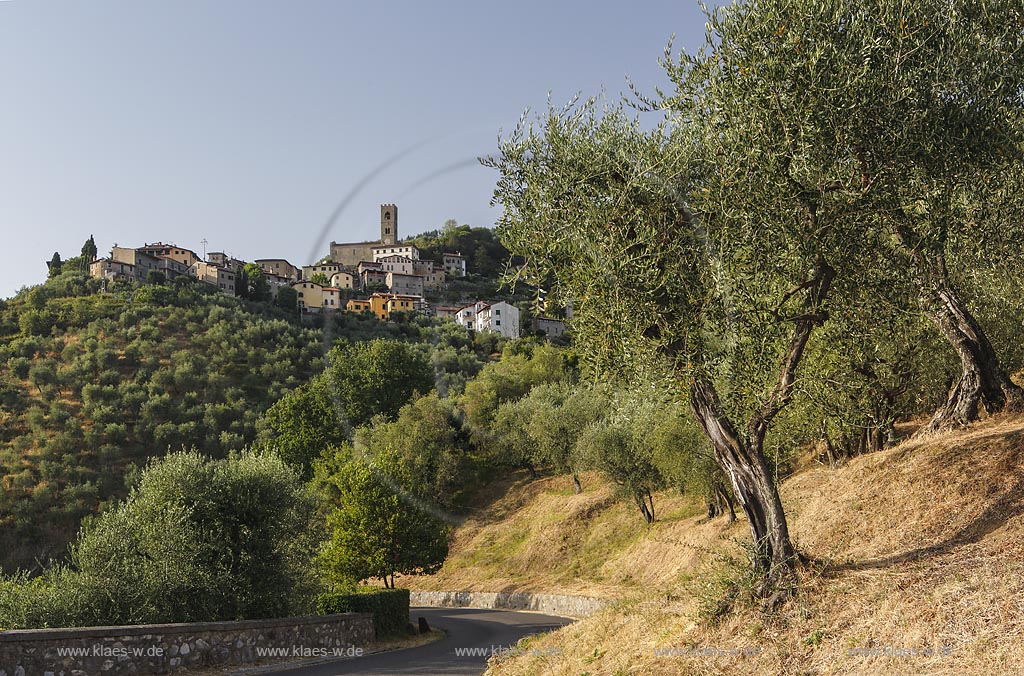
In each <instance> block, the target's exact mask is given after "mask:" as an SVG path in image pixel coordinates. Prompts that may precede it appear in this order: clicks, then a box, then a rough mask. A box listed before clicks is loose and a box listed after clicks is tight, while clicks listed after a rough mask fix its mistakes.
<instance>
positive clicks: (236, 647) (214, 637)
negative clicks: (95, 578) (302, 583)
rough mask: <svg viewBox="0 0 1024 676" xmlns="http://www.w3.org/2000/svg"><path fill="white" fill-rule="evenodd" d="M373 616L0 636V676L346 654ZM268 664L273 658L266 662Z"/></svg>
mask: <svg viewBox="0 0 1024 676" xmlns="http://www.w3.org/2000/svg"><path fill="white" fill-rule="evenodd" d="M373 639H374V635H373V615H371V614H370V613H343V614H339V615H321V616H317V617H285V618H278V619H270V620H245V621H238V622H197V623H189V624H149V625H135V626H127V627H83V628H78V629H19V630H10V631H0V676H115V675H118V674H131V675H132V676H135V675H139V676H141V675H142V674H165V673H168V672H170V671H173V670H175V669H178V668H179V667H206V666H217V665H242V664H253V663H255V662H257V661H264V660H266V659H268V657H269V656H268V655H266V654H264V655H261V654H260V653H261V652H263V651H264V650H265V649H271V650H276V651H283V654H282V652H278V653H277V659H283V658H290V659H293V660H295V659H302V658H311V657H327V656H332V655H339V656H351V655H353V654H355V653H356V651H357V650H359V649H362V648H364V647H366V646H367V645H368V644H369V643H370V642H371V641H373ZM269 659H274V658H273V657H269Z"/></svg>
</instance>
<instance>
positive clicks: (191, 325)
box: [0, 272, 322, 570]
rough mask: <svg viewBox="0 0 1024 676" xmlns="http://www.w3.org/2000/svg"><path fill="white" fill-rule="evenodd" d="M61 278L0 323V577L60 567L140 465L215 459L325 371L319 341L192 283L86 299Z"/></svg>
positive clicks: (69, 276) (72, 279) (9, 308)
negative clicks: (83, 523)
mask: <svg viewBox="0 0 1024 676" xmlns="http://www.w3.org/2000/svg"><path fill="white" fill-rule="evenodd" d="M94 290H95V280H88V279H86V278H84V277H81V276H79V275H78V274H77V273H69V272H65V273H64V274H62V275H61V276H59V277H57V278H55V279H52V280H50V281H49V282H48V283H47V284H45V285H42V286H39V287H35V288H33V289H31V290H29V291H26V292H23V293H22V294H20V295H19V296H17V297H16V298H14V299H12V300H10V301H8V302H7V303H6V305H5V307H4V308H3V310H2V311H0V333H3V334H5V341H4V343H3V345H0V397H2V399H3V406H2V413H0V442H2V449H0V477H2V486H3V490H2V493H0V524H2V526H0V533H2V534H0V543H2V551H3V559H2V562H3V567H4V568H5V569H8V570H10V569H12V568H14V567H18V566H23V567H24V566H32V565H33V564H35V563H36V562H37V561H40V562H45V561H46V560H47V559H48V558H50V557H60V556H61V555H62V553H63V552H62V550H63V548H64V546H65V544H66V543H67V542H68V540H69V539H70V537H71V535H72V534H73V533H74V532H75V531H76V530H77V528H78V523H79V521H80V520H81V518H82V517H83V516H85V515H86V514H90V513H92V512H93V511H95V510H96V508H97V505H98V504H99V503H100V502H102V501H104V500H108V499H110V498H112V497H116V496H119V495H124V491H125V489H126V486H125V477H127V476H130V475H131V474H132V472H133V471H134V470H133V468H135V467H139V466H141V465H142V464H143V463H144V462H145V461H146V459H147V458H148V457H150V456H153V455H163V454H164V453H166V452H167V451H168V449H171V450H174V449H180V448H181V447H182V446H187V447H191V446H196V447H198V448H201V449H202V450H203V452H205V453H209V454H211V455H214V456H219V457H222V456H224V455H225V454H226V453H227V452H229V451H231V450H238V449H241V448H243V447H244V446H245V445H247V444H249V443H252V442H253V441H255V439H256V423H257V420H258V418H259V416H260V413H261V412H262V411H263V410H265V409H266V408H268V407H269V406H270V405H271V404H272V403H273V402H274V401H276V400H277V399H278V398H280V397H281V396H282V394H283V393H284V392H287V391H289V390H290V389H291V388H294V387H296V386H297V385H299V384H300V383H301V382H303V381H305V380H306V379H307V378H309V376H310V375H311V374H312V373H313V371H314V370H315V369H316V367H317V365H318V363H319V362H320V361H321V359H322V352H321V349H320V348H319V345H318V343H317V338H316V332H314V331H312V330H310V329H308V328H303V327H301V326H299V325H297V324H295V323H292V322H290V321H287V320H286V319H284V318H283V317H282V316H280V315H277V314H276V313H275V312H271V311H269V310H267V309H265V308H263V307H261V306H245V305H241V304H239V302H238V301H236V300H235V299H233V298H228V297H224V296H223V295H221V294H216V293H214V294H209V293H205V288H204V287H203V285H198V284H196V285H188V286H181V285H178V286H175V287H143V288H140V289H135V290H132V291H129V292H123V293H118V294H95V293H92V291H94Z"/></svg>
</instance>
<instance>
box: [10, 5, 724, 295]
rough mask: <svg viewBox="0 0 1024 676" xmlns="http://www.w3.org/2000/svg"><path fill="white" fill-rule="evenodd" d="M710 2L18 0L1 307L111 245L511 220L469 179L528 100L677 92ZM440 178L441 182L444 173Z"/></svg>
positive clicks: (289, 253) (255, 241) (290, 248)
mask: <svg viewBox="0 0 1024 676" xmlns="http://www.w3.org/2000/svg"><path fill="white" fill-rule="evenodd" d="M703 31H704V18H703V15H702V14H701V13H700V11H699V9H698V8H697V5H696V2H693V1H690V0H683V1H674V2H673V1H668V0H664V1H663V0H651V1H647V2H638V3H623V2H605V1H601V2H595V1H583V0H575V1H572V2H559V1H557V0H543V1H536V0H525V1H519V2H515V3H498V2H481V1H480V0H477V1H475V2H469V1H462V0H460V1H458V2H450V1H447V0H445V1H441V0H438V1H435V2H422V1H421V2H412V1H410V2H360V3H356V2H347V1H344V0H206V1H202V2H201V1H197V0H161V1H158V2H157V1H150V0H117V1H114V0H93V1H84V0H67V1H65V2H54V1H50V0H9V1H7V2H0V91H3V93H4V96H3V104H2V105H0V232H2V244H3V246H2V250H3V253H4V258H5V260H4V264H3V265H0V297H7V296H10V295H13V293H14V292H15V291H16V290H17V289H18V288H20V287H22V286H24V285H31V284H36V283H39V282H41V281H42V280H43V279H44V278H45V274H46V272H45V261H47V260H49V258H50V256H51V255H52V254H53V252H54V251H60V252H61V255H62V256H64V257H68V256H72V255H77V254H78V251H79V249H80V248H81V245H82V242H83V241H84V240H85V239H86V238H87V237H88V236H89V235H90V234H94V235H95V237H96V243H97V245H98V247H99V250H100V252H101V255H103V254H104V253H105V252H107V251H109V249H110V247H111V246H112V245H114V244H115V243H117V244H120V245H122V246H139V245H141V244H143V243H144V242H155V241H160V240H162V241H165V242H174V243H177V244H180V245H183V246H187V247H190V248H192V249H195V250H196V251H198V252H200V253H201V252H202V244H201V243H200V242H201V240H203V239H204V238H205V239H207V240H208V242H209V244H208V250H209V251H219V250H226V251H228V252H229V253H231V254H233V255H235V256H238V257H240V258H245V259H250V260H251V259H254V258H264V257H272V256H282V257H285V258H288V259H290V260H291V261H292V262H293V263H295V264H297V265H301V264H303V263H308V262H310V261H309V259H310V257H311V254H313V253H314V251H315V252H316V254H317V255H323V254H326V252H327V247H326V242H322V241H318V237H317V236H318V234H319V232H320V230H321V229H322V227H323V225H324V224H325V223H326V221H327V219H328V217H329V216H330V214H331V212H332V211H333V210H334V209H335V207H336V206H337V205H338V203H339V202H340V201H341V200H342V198H343V197H345V196H346V195H347V194H349V193H350V192H351V190H352V189H353V188H355V187H356V186H357V185H358V184H359V183H360V181H361V180H362V179H364V178H365V177H367V176H368V175H369V174H370V173H371V172H372V171H373V170H374V168H376V167H377V166H378V165H380V164H381V163H382V162H383V161H384V160H385V159H386V158H389V157H392V156H394V155H395V154H396V153H400V152H402V151H403V150H405V149H408V148H410V147H413V146H416V144H420V143H423V142H427V143H426V145H422V146H419V147H417V148H416V149H415V150H413V151H412V152H411V153H409V154H407V155H406V156H404V157H403V158H402V159H401V160H400V161H399V162H397V163H395V164H393V165H391V166H389V167H387V168H386V169H385V170H383V171H382V172H380V173H379V174H377V175H375V176H374V177H373V179H372V180H371V181H370V182H369V183H367V184H366V186H365V188H364V189H363V190H361V191H360V192H359V193H358V194H357V195H356V196H355V198H354V199H353V200H352V202H351V204H350V206H348V208H347V209H346V210H345V211H344V213H343V214H342V215H341V218H340V219H339V221H338V223H337V224H336V225H335V227H334V228H333V229H332V230H331V232H330V233H328V237H327V239H336V240H338V241H342V240H362V239H372V238H375V236H376V234H377V227H378V223H379V208H378V205H379V204H380V203H382V202H395V203H397V204H398V205H399V223H400V228H401V231H402V233H401V234H403V235H408V234H414V233H417V232H421V231H423V230H430V229H433V228H436V227H439V226H440V225H442V224H443V223H444V221H445V220H446V219H448V218H455V219H457V220H459V222H462V223H469V224H471V225H474V226H478V225H485V226H490V225H493V223H494V221H495V219H496V217H497V213H496V210H495V209H493V208H491V207H490V206H489V200H490V197H491V192H492V188H493V184H494V181H495V177H494V176H493V175H492V172H491V171H490V170H487V169H485V168H483V167H479V166H467V167H463V168H460V169H457V170H451V171H445V169H446V168H447V167H452V166H454V165H458V164H459V163H463V162H465V161H467V160H470V159H471V158H473V157H476V156H479V155H483V154H488V153H490V152H492V151H493V150H494V147H495V144H496V139H497V135H498V132H499V130H500V129H506V130H507V129H510V128H512V127H514V125H515V123H516V121H517V119H518V118H519V116H520V114H521V113H522V112H523V110H524V109H525V108H527V107H530V108H533V109H535V110H536V109H542V108H544V107H545V105H546V103H545V102H546V100H547V96H548V92H551V96H552V98H553V100H554V101H555V102H556V103H564V102H565V101H567V100H568V99H569V98H571V97H572V96H573V95H574V94H575V93H577V92H582V93H584V94H594V93H598V92H599V91H600V90H601V88H602V87H604V88H605V89H606V90H607V91H608V92H609V93H610V94H616V93H618V92H619V91H622V90H623V89H624V88H625V77H626V76H627V75H629V76H630V77H631V78H632V79H633V80H634V81H635V82H636V83H637V84H639V85H640V86H641V87H644V88H646V89H650V88H651V87H652V86H653V85H655V84H661V83H663V82H664V77H663V75H662V73H661V70H660V68H659V66H658V63H657V60H658V58H659V57H660V56H661V53H662V50H663V48H664V46H665V44H666V43H667V41H668V40H669V38H670V36H671V35H672V34H673V33H675V34H676V36H677V37H676V45H677V47H678V46H684V47H692V46H695V45H696V44H697V43H698V41H699V40H700V39H701V37H702V35H703ZM435 175H437V176H436V178H431V177H434V176H435Z"/></svg>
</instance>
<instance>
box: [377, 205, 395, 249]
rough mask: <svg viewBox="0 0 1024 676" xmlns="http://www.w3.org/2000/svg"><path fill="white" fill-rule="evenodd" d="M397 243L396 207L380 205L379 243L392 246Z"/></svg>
mask: <svg viewBox="0 0 1024 676" xmlns="http://www.w3.org/2000/svg"><path fill="white" fill-rule="evenodd" d="M397 241H398V207H396V206H395V205H394V204H382V205H380V243H381V244H394V243H395V242H397Z"/></svg>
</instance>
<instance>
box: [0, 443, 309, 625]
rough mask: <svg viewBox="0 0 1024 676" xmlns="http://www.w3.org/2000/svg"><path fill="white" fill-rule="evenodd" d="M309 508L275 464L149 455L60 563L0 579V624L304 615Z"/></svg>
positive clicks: (248, 458)
mask: <svg viewBox="0 0 1024 676" xmlns="http://www.w3.org/2000/svg"><path fill="white" fill-rule="evenodd" d="M315 512H316V503H315V500H314V499H313V497H312V495H311V494H310V493H309V491H308V489H307V488H306V487H305V486H304V485H303V484H302V483H301V482H300V481H299V479H298V477H297V476H296V475H295V473H294V472H292V471H291V470H290V469H288V468H287V467H286V466H285V465H284V463H282V462H281V461H280V460H279V459H277V458H275V457H273V456H270V455H254V454H252V453H242V454H233V455H231V456H229V457H228V458H227V459H224V460H216V461H214V460H211V459H210V458H208V457H205V456H203V455H200V454H198V453H195V452H182V453H176V454H172V455H169V456H167V457H166V458H164V459H162V460H154V461H153V462H151V463H150V464H149V465H148V466H147V468H146V469H145V470H144V471H143V472H142V475H141V478H140V480H139V483H138V485H137V486H136V487H135V488H134V489H133V490H132V492H131V493H130V494H129V496H128V497H127V499H126V500H124V501H123V502H121V503H119V504H117V505H115V506H113V507H112V508H111V509H108V510H107V511H104V512H103V513H102V514H101V515H99V516H97V517H94V518H92V519H89V520H87V521H86V522H85V524H84V526H83V528H82V530H81V532H80V534H79V536H78V539H77V540H76V541H75V543H74V544H73V545H72V548H71V563H70V565H69V566H67V567H64V566H60V567H56V568H51V569H50V570H48V571H47V572H46V573H45V574H44V575H43V576H42V577H39V578H36V579H33V580H26V579H24V578H23V577H20V576H16V577H14V578H10V579H6V580H3V581H0V586H2V587H3V590H2V591H3V593H0V626H4V627H11V628H13V627H68V626H92V625H119V624H138V623H159V622H195V621H207V620H233V619H246V618H260V617H279V616H284V615H288V614H290V613H296V612H298V613H303V612H308V610H309V607H310V605H311V604H312V601H313V594H314V592H315V591H316V589H317V588H316V586H315V580H313V579H312V578H311V577H310V575H309V569H308V565H307V562H308V560H309V559H310V558H311V557H312V556H313V553H314V551H315V548H316V546H317V540H318V538H317V537H316V535H317V534H316V532H315V528H316V522H315V521H313V519H312V517H313V516H314V514H315Z"/></svg>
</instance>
